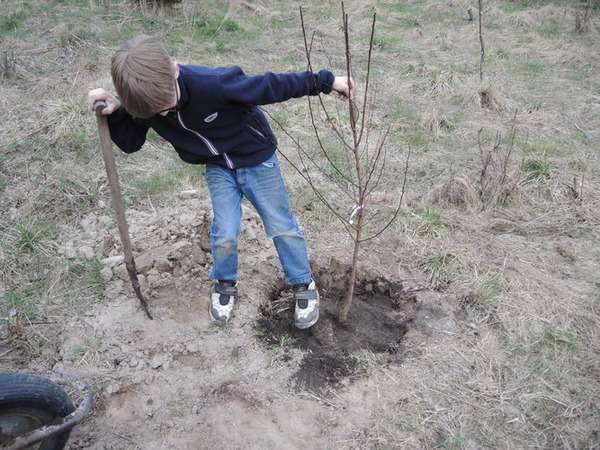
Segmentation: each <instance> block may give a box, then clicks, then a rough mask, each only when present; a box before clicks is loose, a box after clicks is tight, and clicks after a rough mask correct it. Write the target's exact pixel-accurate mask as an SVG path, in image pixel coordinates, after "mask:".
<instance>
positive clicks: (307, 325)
mask: <svg viewBox="0 0 600 450" xmlns="http://www.w3.org/2000/svg"><path fill="white" fill-rule="evenodd" d="M318 320H319V313H317V317H315V318H314V319H313V320H311V321H310V322H306V323H298V322H295V323H294V325H296V328H298V329H300V330H306V329H307V328H310V327H312V326H313V325H314V324H315V323H317V322H318Z"/></svg>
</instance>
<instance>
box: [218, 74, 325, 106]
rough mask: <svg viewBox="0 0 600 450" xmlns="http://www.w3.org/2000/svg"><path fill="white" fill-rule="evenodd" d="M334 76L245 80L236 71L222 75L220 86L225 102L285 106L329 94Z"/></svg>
mask: <svg viewBox="0 0 600 450" xmlns="http://www.w3.org/2000/svg"><path fill="white" fill-rule="evenodd" d="M334 78H335V77H334V75H333V73H332V72H330V71H328V70H321V71H320V72H318V73H316V74H314V73H312V72H309V71H307V72H301V73H285V74H276V73H272V72H267V73H266V74H264V75H256V76H247V75H245V74H244V72H243V71H242V69H240V68H239V67H232V68H229V69H227V70H225V71H223V72H222V73H221V76H220V80H219V81H220V83H219V84H220V86H221V91H222V94H223V97H224V98H225V99H226V100H229V101H233V102H239V103H248V104H253V105H268V104H271V103H278V102H284V101H286V100H289V99H291V98H299V97H303V96H305V95H318V94H320V93H323V94H329V93H330V92H331V87H332V85H333V80H334Z"/></svg>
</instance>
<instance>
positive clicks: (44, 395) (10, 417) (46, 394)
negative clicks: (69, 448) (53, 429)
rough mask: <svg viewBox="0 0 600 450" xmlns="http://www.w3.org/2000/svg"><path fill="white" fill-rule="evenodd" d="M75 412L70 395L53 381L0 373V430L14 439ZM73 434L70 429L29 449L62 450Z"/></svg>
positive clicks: (35, 376)
mask: <svg viewBox="0 0 600 450" xmlns="http://www.w3.org/2000/svg"><path fill="white" fill-rule="evenodd" d="M74 410H75V406H74V405H73V402H72V401H71V399H70V398H69V396H68V395H67V393H66V392H65V391H64V390H63V389H62V388H61V387H60V386H59V385H58V384H56V383H55V382H54V381H51V380H49V379H47V378H44V377H41V376H38V375H29V374H19V373H16V374H0V427H2V429H3V430H4V432H5V433H8V434H9V435H11V436H12V437H17V436H21V435H23V434H25V433H28V432H30V431H32V430H35V429H37V428H40V427H42V426H44V425H48V424H51V423H52V422H54V421H55V420H56V419H59V418H63V417H66V416H68V415H69V414H71V413H72V412H73V411H74ZM70 434H71V430H68V431H66V432H64V433H61V434H59V435H57V436H51V437H49V438H47V439H44V440H43V441H42V442H39V443H37V444H35V445H34V446H33V447H30V448H36V449H40V450H60V449H62V448H64V446H65V444H66V443H67V440H68V439H69V435H70ZM0 448H2V447H1V446H0Z"/></svg>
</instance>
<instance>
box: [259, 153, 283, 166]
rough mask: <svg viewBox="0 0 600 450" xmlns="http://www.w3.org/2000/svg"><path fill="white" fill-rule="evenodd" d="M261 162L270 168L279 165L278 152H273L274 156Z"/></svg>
mask: <svg viewBox="0 0 600 450" xmlns="http://www.w3.org/2000/svg"><path fill="white" fill-rule="evenodd" d="M260 164H261V166H263V167H268V168H269V169H272V168H274V167H277V166H278V165H279V158H277V155H276V154H273V156H271V157H270V158H269V159H267V160H266V161H263V162H262V163H260Z"/></svg>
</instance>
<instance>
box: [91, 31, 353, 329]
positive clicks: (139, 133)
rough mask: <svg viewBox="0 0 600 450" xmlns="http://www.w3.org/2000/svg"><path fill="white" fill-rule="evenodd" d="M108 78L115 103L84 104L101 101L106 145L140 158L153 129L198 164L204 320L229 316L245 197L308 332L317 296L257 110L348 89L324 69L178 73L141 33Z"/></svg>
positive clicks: (269, 135) (97, 93)
mask: <svg viewBox="0 0 600 450" xmlns="http://www.w3.org/2000/svg"><path fill="white" fill-rule="evenodd" d="M111 75H112V79H113V83H114V85H115V89H116V91H117V95H118V97H117V96H114V95H112V94H111V93H109V92H107V91H105V90H104V89H94V90H92V91H90V92H89V94H88V98H87V100H88V104H89V106H90V107H91V108H92V110H93V109H94V105H95V104H96V102H98V101H104V102H105V103H106V108H105V109H104V111H103V113H104V114H106V115H108V117H107V119H108V124H109V128H110V132H111V137H112V140H113V141H114V143H115V144H116V145H117V146H118V147H119V148H120V149H121V150H122V151H124V152H126V153H133V152H136V151H138V150H140V148H141V147H142V145H143V144H144V142H145V140H146V134H147V132H148V130H149V129H150V128H153V129H154V130H155V131H156V132H157V133H158V134H159V135H160V136H162V137H163V138H165V139H166V140H167V141H169V142H170V143H171V145H172V146H173V147H174V148H175V150H176V151H177V153H178V154H179V156H180V157H181V159H183V160H184V161H186V162H188V163H191V164H205V165H206V182H207V184H208V188H209V191H210V195H211V200H212V205H213V213H214V218H213V223H212V227H211V249H212V256H213V270H212V272H211V275H210V276H211V278H213V279H214V280H215V281H214V283H213V286H212V290H211V298H210V306H209V315H210V318H211V320H213V321H214V322H218V323H227V322H228V321H229V319H230V318H231V317H232V314H233V306H234V303H235V297H236V296H237V294H238V290H237V280H238V251H237V244H238V234H239V233H240V231H241V219H242V208H241V202H242V197H246V198H247V199H248V200H249V201H250V202H251V203H252V205H253V206H254V207H255V208H256V210H257V211H258V213H259V215H260V217H261V219H262V221H263V224H264V227H265V231H266V233H267V237H268V238H270V239H273V241H274V243H275V248H276V249H277V253H278V255H279V259H280V261H281V265H282V267H283V271H284V275H285V279H286V282H287V283H288V284H289V285H291V287H292V292H293V296H294V300H295V302H296V305H295V312H294V321H295V325H296V327H298V328H300V329H306V328H309V327H311V326H313V325H314V324H315V323H316V322H317V320H318V318H319V293H318V291H317V287H316V286H315V282H314V281H313V279H312V272H311V269H310V265H309V260H308V250H307V246H306V240H305V237H304V234H303V233H302V231H301V230H300V227H299V225H298V223H297V222H296V219H295V218H294V215H293V213H292V210H291V207H290V203H289V200H288V198H287V194H286V191H285V186H284V183H283V179H282V177H281V172H280V168H279V161H278V159H277V156H276V155H275V150H276V148H277V140H276V138H275V136H274V134H273V132H272V130H271V128H270V126H269V124H268V122H267V120H266V118H265V115H264V114H263V113H262V111H261V110H260V109H259V108H258V106H257V105H266V104H271V103H277V102H283V101H286V100H288V99H290V98H298V97H302V96H305V95H318V94H319V93H324V94H329V93H330V92H331V91H332V90H333V91H335V92H337V94H338V97H339V98H341V99H342V100H346V99H348V98H351V97H352V94H353V91H354V83H353V81H352V80H351V79H348V78H347V77H335V76H334V75H333V73H331V72H330V71H327V70H322V71H320V72H319V73H318V74H312V73H310V72H304V73H290V74H273V73H266V74H264V75H259V76H253V77H250V76H246V75H245V74H244V73H243V72H242V70H241V69H240V68H239V67H231V68H208V67H204V66H192V65H179V64H177V63H176V62H173V61H172V60H171V58H170V56H169V54H168V53H167V52H166V51H165V50H164V48H163V47H162V46H161V45H160V44H159V43H158V42H157V41H156V40H155V39H154V38H152V37H149V36H144V35H140V36H137V37H135V38H133V39H131V40H130V41H128V42H126V43H125V44H124V45H123V47H121V49H119V50H118V51H117V52H116V53H115V55H114V56H113V58H112V63H111Z"/></svg>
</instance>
